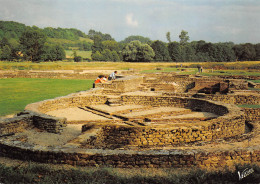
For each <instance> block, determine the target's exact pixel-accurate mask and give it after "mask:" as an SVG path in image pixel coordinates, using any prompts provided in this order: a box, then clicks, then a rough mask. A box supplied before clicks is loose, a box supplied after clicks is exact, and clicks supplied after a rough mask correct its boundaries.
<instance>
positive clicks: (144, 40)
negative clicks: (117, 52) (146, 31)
mask: <svg viewBox="0 0 260 184" xmlns="http://www.w3.org/2000/svg"><path fill="white" fill-rule="evenodd" d="M137 40H138V41H140V42H141V43H147V44H150V43H151V39H150V38H148V37H143V36H138V35H132V36H128V37H127V38H125V39H124V40H123V41H121V43H130V42H132V41H137Z"/></svg>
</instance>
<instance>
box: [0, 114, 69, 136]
mask: <svg viewBox="0 0 260 184" xmlns="http://www.w3.org/2000/svg"><path fill="white" fill-rule="evenodd" d="M66 126H67V122H66V119H65V118H58V117H52V116H48V115H46V114H38V113H35V112H31V111H24V112H21V113H19V114H17V117H14V118H8V119H3V120H1V121H0V135H5V134H12V133H17V132H23V131H24V130H25V129H27V128H30V127H36V128H38V129H40V130H44V131H47V132H50V133H60V132H62V131H63V129H64V127H66Z"/></svg>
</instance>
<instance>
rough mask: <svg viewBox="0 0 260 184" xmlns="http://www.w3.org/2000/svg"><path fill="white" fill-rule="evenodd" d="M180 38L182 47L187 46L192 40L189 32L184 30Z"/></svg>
mask: <svg viewBox="0 0 260 184" xmlns="http://www.w3.org/2000/svg"><path fill="white" fill-rule="evenodd" d="M179 38H180V44H181V45H184V44H186V43H187V42H188V41H189V40H190V37H189V36H188V32H187V31H184V30H182V31H181V34H180V35H179Z"/></svg>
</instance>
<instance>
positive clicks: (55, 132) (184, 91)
mask: <svg viewBox="0 0 260 184" xmlns="http://www.w3.org/2000/svg"><path fill="white" fill-rule="evenodd" d="M101 74H103V73H101ZM97 75H98V73H95V74H93V73H87V72H80V71H77V72H74V73H62V72H60V73H58V72H56V73H55V72H49V73H48V72H30V71H18V72H17V73H15V72H13V73H8V72H2V73H1V74H0V78H13V77H31V78H44V77H46V76H48V77H49V78H77V79H79V78H80V79H93V78H94V77H96V76H97ZM259 78H260V77H258V78H257V79H259ZM248 79H251V78H249V77H247V78H246V77H236V78H235V77H231V76H230V77H224V76H222V77H221V76H216V77H206V76H201V75H178V74H174V73H163V72H161V73H155V74H140V73H138V72H135V71H119V75H118V76H117V79H116V80H113V81H108V82H106V83H98V84H96V86H95V88H92V89H90V90H87V91H81V92H78V93H73V94H69V95H67V96H62V97H58V98H55V99H49V100H45V101H40V102H36V103H33V104H28V105H27V106H26V107H25V109H24V111H22V112H20V113H18V114H16V115H15V116H14V117H11V118H2V119H0V155H1V156H6V157H10V158H16V159H21V160H31V161H35V162H42V163H54V164H70V165H77V166H94V167H99V166H110V167H121V168H151V167H153V168H170V167H171V168H185V167H199V168H225V167H233V166H234V165H235V164H247V163H248V164H257V165H260V134H259V133H260V123H259V122H260V109H259V108H242V107H239V105H243V104H256V105H259V104H260V91H259V90H254V88H260V86H259V84H257V83H253V82H249V81H248ZM254 79H256V77H255V78H252V79H251V80H254ZM249 87H250V90H249Z"/></svg>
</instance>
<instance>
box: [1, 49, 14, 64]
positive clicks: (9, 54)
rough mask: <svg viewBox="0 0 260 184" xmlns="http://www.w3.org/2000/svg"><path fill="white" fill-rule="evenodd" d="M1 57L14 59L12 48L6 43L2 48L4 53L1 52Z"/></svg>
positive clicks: (8, 59)
mask: <svg viewBox="0 0 260 184" xmlns="http://www.w3.org/2000/svg"><path fill="white" fill-rule="evenodd" d="M1 59H2V60H7V61H10V60H12V50H11V48H10V47H9V46H8V45H5V46H4V47H3V49H2V54H1Z"/></svg>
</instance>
